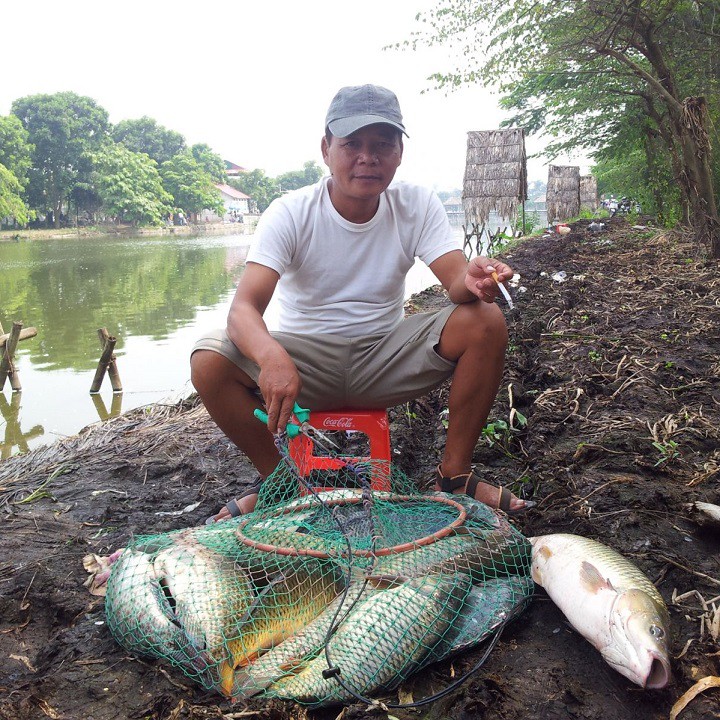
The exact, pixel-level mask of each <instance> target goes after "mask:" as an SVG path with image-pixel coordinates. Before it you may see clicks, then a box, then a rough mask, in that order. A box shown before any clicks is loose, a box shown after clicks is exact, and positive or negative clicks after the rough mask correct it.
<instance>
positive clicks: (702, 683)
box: [670, 675, 720, 720]
mask: <svg viewBox="0 0 720 720" xmlns="http://www.w3.org/2000/svg"><path fill="white" fill-rule="evenodd" d="M712 687H720V677H717V676H715V675H708V676H707V677H704V678H703V679H702V680H698V681H697V682H696V683H695V684H694V685H693V686H692V687H691V688H690V689H689V690H688V691H687V692H686V693H684V694H683V696H682V697H681V698H680V699H679V700H678V701H677V702H676V703H675V704H674V705H673V706H672V710H671V711H670V720H676V718H677V716H678V715H679V714H680V713H681V712H682V711H683V710H684V709H685V708H686V707H687V706H688V704H689V703H690V702H692V701H693V700H694V699H695V698H696V697H697V696H698V695H699V694H700V693H701V692H705V690H707V689H708V688H712Z"/></svg>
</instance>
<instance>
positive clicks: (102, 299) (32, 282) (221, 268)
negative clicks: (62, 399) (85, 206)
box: [0, 236, 249, 371]
mask: <svg viewBox="0 0 720 720" xmlns="http://www.w3.org/2000/svg"><path fill="white" fill-rule="evenodd" d="M231 237H232V238H233V239H232V240H231V239H230V237H224V238H207V239H205V242H202V243H198V242H197V238H193V239H188V240H185V241H183V240H182V239H180V238H164V237H163V238H147V237H143V238H141V239H138V238H135V239H132V238H130V239H129V238H122V239H114V238H102V239H93V240H90V239H86V240H67V239H64V240H59V241H52V240H47V241H29V242H20V243H3V244H2V245H1V246H0V267H2V270H3V271H2V273H0V299H1V303H0V323H3V324H5V325H6V326H7V325H10V324H11V323H12V321H13V320H18V321H21V322H24V323H25V324H31V325H34V326H36V327H37V328H38V330H39V334H38V339H37V341H34V342H29V343H26V344H25V347H23V351H25V352H26V353H27V355H28V357H29V359H30V361H31V362H32V363H33V364H34V365H37V366H40V367H41V368H43V369H45V370H52V369H61V368H68V369H69V368H72V369H73V370H77V371H82V370H87V369H89V368H90V367H92V364H93V362H96V361H97V355H96V352H95V349H96V343H97V340H96V333H97V329H98V328H100V327H107V328H108V330H109V332H110V334H111V335H114V336H116V337H117V338H118V344H117V350H118V352H119V353H120V352H121V351H122V350H123V348H124V343H125V341H126V339H127V338H128V337H130V336H140V335H143V336H149V337H151V338H153V339H155V340H161V339H164V338H166V337H168V335H169V334H170V333H172V332H173V331H175V330H176V329H177V328H179V327H182V326H183V325H186V324H187V323H189V322H191V321H192V320H193V318H194V317H195V314H196V311H197V308H198V307H208V306H212V305H214V304H215V303H217V301H218V298H219V297H220V296H221V295H223V293H225V292H226V291H227V290H228V289H229V288H231V287H232V286H233V281H234V280H235V278H236V277H237V274H238V272H239V268H240V267H241V266H242V263H243V262H244V259H245V254H246V253H247V244H248V241H249V240H248V236H231ZM239 246H241V247H242V248H243V249H242V250H241V249H240V247H239Z"/></svg>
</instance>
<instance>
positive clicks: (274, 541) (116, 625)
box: [105, 456, 533, 706]
mask: <svg viewBox="0 0 720 720" xmlns="http://www.w3.org/2000/svg"><path fill="white" fill-rule="evenodd" d="M301 470H302V469H299V468H298V467H297V466H296V465H295V464H294V463H293V462H292V461H291V460H290V459H289V458H288V457H287V456H285V457H284V459H283V461H282V462H281V463H280V465H279V466H278V468H277V469H276V471H275V472H274V473H273V474H272V475H271V476H270V477H269V478H268V479H267V480H266V481H265V482H264V483H263V486H262V489H261V491H260V496H259V499H258V503H257V506H256V508H255V510H254V511H253V512H252V513H250V514H247V515H243V516H241V517H238V518H235V519H232V520H227V521H223V522H219V523H215V524H213V525H210V526H202V527H198V528H189V529H186V530H179V531H174V532H170V533H164V534H160V535H154V536H141V537H137V538H135V540H134V541H133V543H132V544H131V545H130V546H128V548H127V549H126V550H125V552H124V553H123V554H122V556H121V557H120V559H119V560H118V561H117V562H116V563H115V565H113V567H112V572H111V574H110V578H109V580H108V586H107V593H106V600H105V602H106V614H107V619H108V627H109V628H110V631H111V633H112V634H113V636H114V637H115V639H116V640H117V641H118V642H119V643H120V644H121V645H122V646H124V647H125V648H127V649H128V650H130V651H132V652H134V653H136V654H138V655H145V656H151V657H155V658H160V659H162V660H165V661H167V662H169V663H171V664H172V665H174V666H175V667H177V668H179V669H180V670H181V671H182V672H183V673H184V674H185V675H187V676H188V677H189V678H191V679H192V680H194V681H196V682H198V683H200V684H201V685H203V686H204V687H206V688H208V689H214V690H216V691H218V692H220V693H222V694H223V695H225V696H227V697H230V698H235V699H238V698H249V697H256V696H258V697H274V698H282V699H287V700H293V701H295V702H298V703H302V704H306V705H311V706H315V705H330V704H337V703H345V702H352V701H354V700H358V699H360V700H366V699H367V698H369V697H371V696H373V695H377V694H378V693H381V692H384V691H388V690H392V689H393V688H395V687H396V686H397V685H398V684H399V683H401V682H402V681H403V680H405V679H406V678H408V677H409V676H410V675H412V674H413V673H416V672H417V671H418V670H420V669H421V668H423V667H425V666H427V665H429V664H431V663H435V662H439V661H441V660H444V659H447V658H449V657H451V656H453V655H456V654H457V653H460V652H463V651H466V650H469V649H471V648H473V647H476V646H478V645H480V644H481V643H483V642H484V641H486V640H488V639H489V638H493V637H495V636H496V635H497V633H498V632H499V631H500V630H501V629H502V627H503V626H504V625H505V624H506V623H507V622H509V621H510V620H512V619H513V618H515V617H517V615H519V614H520V613H521V612H522V610H523V609H524V608H525V607H526V606H527V604H528V602H529V600H530V598H531V596H532V592H533V582H532V580H531V577H530V562H531V554H530V552H531V548H530V543H529V541H528V540H527V539H526V538H525V537H524V536H523V535H522V534H521V533H519V532H518V531H517V530H516V529H515V528H514V527H513V526H512V525H511V524H510V523H509V522H508V520H507V518H506V516H505V515H504V514H503V513H499V512H496V511H494V510H492V509H491V508H489V507H487V506H486V505H484V504H482V503H480V502H477V501H475V500H473V499H472V498H469V497H468V496H466V495H450V494H445V493H441V492H434V493H421V492H419V491H418V490H417V488H416V487H415V486H414V483H412V482H411V481H410V480H409V479H408V478H407V477H406V476H405V475H404V474H403V473H402V472H400V471H399V470H397V469H396V468H394V467H391V466H390V465H389V464H388V463H387V462H385V461H375V460H366V461H363V462H357V463H354V462H353V461H348V463H347V467H341V468H340V469H338V470H334V471H332V473H331V477H329V478H328V477H326V476H324V477H317V476H315V477H310V474H308V476H307V477H306V476H305V475H303V473H302V472H301ZM308 480H309V481H310V482H308ZM340 482H342V483H344V487H335V485H336V484H339V483H340ZM318 484H319V485H320V486H321V487H322V488H323V490H322V491H321V492H318V491H316V490H315V489H313V485H318ZM373 487H383V488H389V489H385V490H373Z"/></svg>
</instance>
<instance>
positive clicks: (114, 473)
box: [0, 220, 720, 720]
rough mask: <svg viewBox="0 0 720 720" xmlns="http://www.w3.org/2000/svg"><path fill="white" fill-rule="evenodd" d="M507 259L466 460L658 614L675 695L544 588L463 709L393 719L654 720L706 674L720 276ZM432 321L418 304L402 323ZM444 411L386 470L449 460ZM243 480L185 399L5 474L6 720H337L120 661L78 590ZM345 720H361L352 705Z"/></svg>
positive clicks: (628, 254)
mask: <svg viewBox="0 0 720 720" xmlns="http://www.w3.org/2000/svg"><path fill="white" fill-rule="evenodd" d="M505 258H506V259H507V260H508V261H509V262H510V263H511V264H512V265H513V267H514V268H515V269H516V271H517V272H519V273H520V275H521V280H520V285H521V286H522V288H525V290H524V291H523V290H522V288H515V289H513V291H512V292H513V295H514V298H515V303H516V308H515V310H509V309H507V307H506V306H504V307H505V311H506V313H507V319H508V325H509V328H510V336H511V339H510V346H509V349H508V355H507V367H506V371H505V378H504V381H503V384H502V389H501V392H500V394H499V396H498V400H497V403H496V405H495V407H494V410H493V413H492V417H491V420H492V421H493V423H494V425H493V428H492V429H493V430H494V432H491V431H490V430H488V433H487V435H486V437H484V438H483V439H482V440H481V442H480V443H479V444H478V446H477V450H476V456H475V460H476V462H477V465H478V467H480V468H481V469H482V471H483V472H484V473H485V475H486V477H488V478H491V479H493V480H495V481H498V482H503V483H505V484H511V485H513V487H514V488H515V490H516V491H518V492H521V493H523V494H524V495H525V496H527V497H532V498H534V499H535V500H537V501H538V505H537V507H536V508H534V509H533V510H531V511H529V512H528V513H526V514H525V515H524V516H521V517H518V518H516V519H514V520H513V522H515V524H516V526H517V527H518V528H519V529H520V530H521V531H522V532H523V533H525V534H526V535H528V536H532V535H539V534H545V533H552V532H571V533H578V534H581V535H585V536H588V537H591V538H595V539H598V540H600V541H601V542H604V543H606V544H608V545H610V546H612V547H614V548H616V549H617V550H619V551H620V552H622V553H623V554H624V555H625V556H627V557H628V558H630V559H631V560H632V561H633V562H635V563H636V564H637V565H638V566H639V567H640V568H641V569H642V570H643V571H644V572H645V573H646V574H647V575H648V576H649V577H650V578H651V579H652V580H653V581H654V582H655V583H656V584H657V586H658V588H659V589H660V591H661V593H662V595H663V597H664V598H665V600H666V602H667V604H668V607H669V610H670V616H671V622H672V626H671V635H672V638H671V647H672V655H673V659H672V665H673V671H674V676H675V677H674V682H673V684H672V685H670V686H669V687H667V688H666V689H663V690H656V691H645V690H642V689H641V688H639V687H637V686H635V685H633V684H632V683H631V682H629V681H628V680H626V679H624V678H623V677H622V676H620V675H619V674H617V673H616V672H615V671H613V670H612V669H611V668H610V667H609V666H608V665H606V664H605V662H604V661H603V660H602V659H601V657H600V655H599V654H598V653H597V652H596V651H595V650H594V649H593V648H592V647H591V646H590V645H589V644H588V643H587V642H586V641H585V640H583V639H582V638H581V637H580V636H579V635H578V634H577V633H575V632H574V631H573V630H572V629H571V628H570V627H569V626H568V625H567V623H566V622H565V621H564V619H563V616H562V615H561V613H560V611H559V610H558V609H557V608H556V607H555V606H554V604H553V603H552V602H551V601H550V600H549V599H548V598H547V596H546V595H545V594H544V592H543V591H542V590H541V589H538V591H537V594H536V597H535V598H534V599H533V601H532V603H531V605H530V607H529V609H528V610H527V611H526V612H525V613H524V614H523V615H522V616H521V617H520V619H519V620H517V621H516V622H515V623H514V624H512V625H510V626H509V627H507V628H506V630H505V632H504V633H503V635H502V637H501V639H500V642H499V644H498V645H497V647H496V648H495V649H494V651H493V652H492V653H491V655H490V656H489V659H488V660H487V662H486V663H485V665H484V666H483V667H482V668H481V669H480V670H479V671H478V672H476V673H475V674H474V675H473V676H472V677H471V678H470V679H469V680H468V681H467V682H466V683H465V684H464V685H463V686H462V687H461V688H460V689H458V690H456V691H453V692H452V693H450V694H449V695H447V696H445V697H442V698H441V699H439V700H437V701H436V702H434V703H432V704H430V705H427V706H424V707H422V708H419V709H413V710H411V709H392V710H391V711H390V715H392V716H394V717H396V718H398V719H400V720H404V719H409V718H427V719H430V718H456V719H458V720H461V719H463V718H499V719H503V720H519V719H520V718H522V720H533V719H537V720H540V719H542V720H547V719H549V718H583V719H588V720H591V719H600V718H602V719H603V720H607V719H608V718H610V719H612V718H618V719H626V718H627V719H628V720H630V719H632V720H647V719H650V718H667V717H668V716H669V714H670V711H671V708H672V707H673V705H674V703H675V702H676V701H677V700H678V698H679V697H680V696H682V695H683V693H685V692H686V691H687V690H688V689H690V688H691V687H693V686H694V684H695V683H696V681H698V680H700V679H701V678H703V677H706V676H718V675H720V647H719V644H718V637H717V632H718V625H720V617H719V612H718V609H717V608H718V607H719V606H720V598H719V596H720V535H719V534H718V531H717V530H714V529H713V528H711V527H710V528H708V527H702V526H701V524H700V520H701V519H700V518H699V517H698V515H697V513H696V512H694V511H693V510H692V508H690V507H689V504H690V503H693V502H694V501H705V502H710V503H715V504H718V503H720V490H719V486H720V483H719V482H718V481H719V479H720V429H719V428H720V387H719V381H718V375H720V273H719V271H718V264H717V261H710V260H708V259H707V258H706V257H705V256H704V254H703V253H702V251H700V250H699V249H698V248H697V247H696V246H695V245H694V244H693V243H692V241H691V240H690V239H689V238H687V237H683V236H680V235H675V234H666V233H660V232H659V231H657V230H653V229H652V228H650V229H646V230H643V229H632V228H630V227H629V226H628V225H627V223H626V222H625V221H624V220H617V221H613V222H612V223H611V224H610V227H609V228H608V229H607V230H606V231H605V232H602V233H598V234H593V233H591V232H590V231H589V230H588V229H587V223H586V222H578V223H576V224H575V225H574V226H573V232H572V233H571V234H570V235H568V236H565V237H562V238H561V237H558V236H555V235H553V236H551V237H542V238H534V239H531V240H528V241H525V242H523V243H522V244H521V245H520V246H518V247H516V248H514V249H513V250H511V251H508V252H506V253H505ZM558 272H563V273H565V276H564V278H563V277H562V276H557V275H555V274H556V273H558ZM553 275H555V278H553ZM443 302H445V300H444V298H443V297H442V295H441V294H440V293H439V292H437V291H433V290H430V291H426V292H425V293H422V294H421V295H419V296H416V297H415V298H413V302H412V308H411V310H416V309H423V308H430V307H433V306H435V305H437V304H438V303H443ZM446 392H447V388H446V387H443V388H441V389H440V390H438V391H437V392H436V393H434V394H433V395H432V396H430V397H427V398H424V399H423V400H421V401H418V402H415V403H412V404H410V405H409V406H404V407H399V408H393V409H392V410H391V420H392V424H391V434H392V441H393V446H394V448H396V449H397V450H398V451H399V454H398V455H397V460H398V463H399V464H400V467H401V468H402V469H403V470H404V471H405V472H407V473H408V474H409V475H410V476H412V477H415V478H417V479H418V480H420V481H423V480H424V479H425V478H427V477H429V475H430V473H431V471H432V469H433V467H434V465H435V464H436V462H437V459H438V456H439V453H440V448H441V447H442V442H443V432H444V430H443V425H442V411H443V409H444V408H445V407H446ZM513 410H514V411H515V412H512V411H513ZM518 413H520V414H518ZM523 418H525V419H526V421H523ZM498 421H504V422H505V423H507V427H506V428H503V426H502V424H501V423H498ZM252 477H253V474H252V471H251V468H250V467H249V465H248V463H247V461H246V460H245V458H244V457H243V456H242V455H241V454H240V453H239V452H238V451H236V450H235V449H234V448H233V447H232V446H231V445H230V444H229V443H228V441H227V440H225V439H224V437H223V436H222V435H221V433H220V432H219V431H217V429H216V428H215V427H214V425H213V424H212V423H211V422H210V421H209V420H208V418H207V415H206V413H205V412H204V409H203V408H202V406H199V405H198V404H197V402H196V401H195V400H192V399H191V400H189V401H187V402H185V403H183V404H180V405H177V406H173V407H159V406H155V407H152V408H148V409H145V410H139V411H134V412H132V413H129V414H127V415H123V416H121V417H119V418H115V419H113V420H110V421H108V422H106V423H104V424H102V425H96V426H93V427H91V428H88V429H86V430H85V431H83V433H81V434H80V435H79V436H77V437H75V438H70V439H68V440H65V441H62V442H60V443H58V444H56V445H53V446H49V447H47V448H41V449H39V450H36V451H34V452H32V453H30V454H28V455H25V456H21V457H16V458H11V459H9V460H6V461H4V462H3V463H2V464H0V502H1V503H2V508H1V509H0V511H1V512H2V513H3V515H2V533H1V537H0V718H4V719H12V720H25V719H30V718H32V719H33V720H35V719H37V718H44V717H48V718H63V719H65V718H67V719H71V720H81V719H87V720H116V719H118V718H152V719H155V720H161V719H162V720H165V719H167V720H170V719H171V718H172V719H173V720H175V719H180V718H223V717H224V718H240V717H259V718H274V719H276V720H285V719H290V718H302V717H307V718H312V719H313V720H325V719H329V718H332V719H333V720H334V719H335V718H337V717H338V716H339V715H340V714H341V709H340V708H334V709H325V710H313V711H306V710H304V709H302V708H300V707H298V706H295V705H292V704H285V703H280V702H273V703H268V702H267V701H256V702H251V703H247V704H246V703H241V702H238V703H234V704H232V703H230V702H228V701H226V700H224V699H222V698H221V697H219V696H217V695H215V694H212V693H209V692H207V691H204V690H202V689H200V688H198V687H193V686H191V685H190V683H189V681H187V680H186V679H185V677H184V676H182V675H181V674H179V673H178V672H177V671H175V670H173V669H171V668H170V667H169V666H166V665H164V664H163V663H161V662H156V661H148V660H144V659H138V658H136V657H131V656H130V655H129V654H128V653H127V652H126V651H125V650H123V649H122V648H120V647H119V646H118V645H116V644H115V642H114V641H113V639H112V638H111V636H110V634H109V632H108V630H107V626H106V625H105V624H103V621H104V615H103V600H102V598H97V597H93V596H91V595H90V594H89V593H88V591H87V589H86V588H85V587H83V582H84V581H85V579H86V577H87V575H86V573H85V570H84V568H83V564H82V558H83V556H84V555H86V554H87V553H88V552H94V553H98V554H107V553H108V552H109V551H111V550H113V549H116V548H118V547H122V546H123V545H124V544H125V543H126V542H127V540H128V538H129V537H130V536H131V535H133V534H135V533H143V534H144V533H154V532H160V531H165V530H170V529H174V528H179V527H185V526H188V525H193V524H199V523H200V522H202V521H203V519H204V518H205V517H206V516H207V515H209V514H210V513H211V512H214V511H215V510H217V508H218V507H219V506H220V505H221V504H222V503H223V502H224V501H225V500H226V499H228V498H229V497H230V496H231V495H232V494H233V493H236V492H237V491H238V490H239V489H241V488H242V487H243V485H245V484H247V483H248V482H249V481H250V480H251V478H252ZM33 491H36V492H35V494H34V495H31V493H33ZM198 502H199V503H200V504H199V505H198V506H197V507H196V508H195V509H194V510H192V511H189V512H185V513H183V514H181V515H177V516H172V515H163V514H159V513H167V512H172V511H178V510H182V509H184V508H187V507H188V506H192V505H194V504H195V503H198ZM713 635H714V637H713ZM479 656H480V652H479V651H477V652H470V653H467V654H466V655H464V656H461V658H460V659H456V660H455V661H454V663H452V664H451V663H449V662H448V663H443V664H439V665H435V666H432V667H431V668H429V669H427V670H426V671H424V672H423V673H422V675H421V676H420V677H416V678H415V679H414V680H413V681H411V682H410V683H408V684H406V685H405V686H403V688H402V691H403V698H405V699H407V698H408V697H410V696H411V697H412V698H414V699H415V700H418V699H420V698H422V697H423V696H426V695H428V694H431V693H433V692H438V691H441V690H442V689H443V688H444V687H446V686H447V685H448V684H449V682H450V679H451V675H453V674H454V676H455V677H457V676H458V675H459V674H460V673H461V672H463V671H464V670H467V669H468V668H470V667H472V666H473V665H474V664H475V663H476V662H477V660H478V658H479ZM385 699H386V700H388V701H389V702H397V701H398V696H397V694H394V695H389V696H387V697H386V698H385ZM719 708H720V689H718V688H715V689H709V690H707V692H704V693H702V694H699V695H698V696H697V697H696V698H695V699H693V700H692V701H691V702H689V704H688V705H687V707H686V708H685V709H684V710H683V711H682V712H681V714H680V717H681V718H682V719H683V720H700V718H703V719H707V718H712V717H720V710H719ZM342 712H343V717H344V718H350V717H365V716H369V715H368V714H367V713H366V711H365V710H364V709H363V708H362V707H360V706H355V707H353V708H349V709H346V710H344V711H342ZM371 715H372V716H373V717H388V713H387V711H383V710H379V709H377V710H374V711H373V712H372V713H371Z"/></svg>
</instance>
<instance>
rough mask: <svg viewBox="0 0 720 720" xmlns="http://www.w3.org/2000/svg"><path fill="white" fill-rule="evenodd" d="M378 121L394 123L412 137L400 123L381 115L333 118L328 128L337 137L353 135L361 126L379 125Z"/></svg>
mask: <svg viewBox="0 0 720 720" xmlns="http://www.w3.org/2000/svg"><path fill="white" fill-rule="evenodd" d="M378 123H382V124H383V125H392V127H394V128H397V129H398V130H399V131H400V132H401V133H402V134H403V135H405V136H406V137H410V136H409V135H408V134H407V133H406V132H405V128H404V127H403V126H402V125H400V123H396V122H393V121H392V120H388V119H387V118H384V117H382V116H380V115H354V116H353V117H347V118H339V119H338V120H332V121H331V122H329V123H328V130H330V132H331V133H332V134H333V135H334V136H335V137H348V135H352V134H353V133H354V132H357V131H358V130H360V128H364V127H367V126H368V125H377V124H378Z"/></svg>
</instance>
